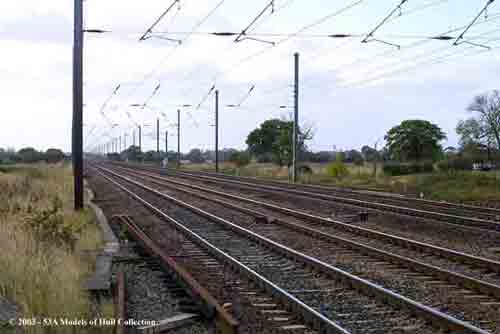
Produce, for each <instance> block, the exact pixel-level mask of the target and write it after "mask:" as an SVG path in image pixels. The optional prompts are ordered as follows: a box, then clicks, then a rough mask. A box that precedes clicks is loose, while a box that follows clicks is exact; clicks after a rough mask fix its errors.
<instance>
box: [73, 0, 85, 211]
mask: <svg viewBox="0 0 500 334" xmlns="http://www.w3.org/2000/svg"><path fill="white" fill-rule="evenodd" d="M72 132H73V134H72V150H71V151H72V152H71V155H72V160H73V177H74V179H73V182H74V191H75V193H74V208H75V210H81V209H83V0H74V28H73V129H72Z"/></svg>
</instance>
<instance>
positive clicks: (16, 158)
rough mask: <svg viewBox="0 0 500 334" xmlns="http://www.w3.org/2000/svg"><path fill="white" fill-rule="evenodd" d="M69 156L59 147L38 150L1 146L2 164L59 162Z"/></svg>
mask: <svg viewBox="0 0 500 334" xmlns="http://www.w3.org/2000/svg"><path fill="white" fill-rule="evenodd" d="M67 158H68V157H67V156H66V155H65V154H64V152H63V151H62V150H60V149H58V148H49V149H48V150H46V151H38V150H36V149H34V148H33V147H25V148H22V149H20V150H18V151H16V150H14V149H3V148H0V164H14V163H35V162H42V161H43V162H47V163H57V162H61V161H62V160H64V159H67Z"/></svg>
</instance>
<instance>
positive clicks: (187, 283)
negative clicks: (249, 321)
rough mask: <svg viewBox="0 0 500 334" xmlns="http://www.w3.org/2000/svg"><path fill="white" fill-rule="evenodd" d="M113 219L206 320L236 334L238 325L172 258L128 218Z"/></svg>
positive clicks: (225, 331) (229, 333)
mask: <svg viewBox="0 0 500 334" xmlns="http://www.w3.org/2000/svg"><path fill="white" fill-rule="evenodd" d="M113 218H115V219H117V220H118V221H120V223H121V224H123V225H125V226H126V227H127V230H128V232H129V234H130V235H131V236H132V237H133V238H134V239H135V240H136V241H138V242H139V243H140V244H141V246H142V247H143V248H144V249H145V250H146V251H147V252H148V253H149V254H150V255H151V256H153V257H155V258H158V259H159V260H160V263H161V265H162V267H163V268H164V269H165V270H166V271H167V272H169V273H170V274H172V275H173V276H174V277H176V278H177V280H178V281H180V282H181V283H182V285H183V286H184V287H185V288H186V289H187V291H188V292H189V294H190V295H191V297H192V298H193V299H194V300H195V302H197V303H198V306H199V307H200V309H201V310H202V311H203V315H204V316H205V317H206V318H213V317H215V318H216V320H217V323H218V324H221V325H222V327H223V328H220V330H221V331H222V333H226V334H236V333H237V332H238V326H239V323H238V321H237V320H236V319H234V318H233V317H232V316H231V315H230V314H229V313H228V312H227V311H226V310H225V309H224V308H223V307H222V306H221V305H220V304H219V302H217V300H216V299H215V298H214V297H213V296H212V295H211V294H210V292H208V290H207V289H205V288H204V287H203V286H202V285H201V284H200V283H199V282H198V281H197V280H196V279H195V278H194V277H193V276H191V274H190V273H189V272H188V271H187V270H186V269H185V268H184V267H183V266H181V265H180V264H178V263H177V262H176V261H175V260H174V259H173V258H172V257H170V256H168V255H167V254H166V253H165V252H164V251H163V250H162V249H161V248H160V247H159V246H158V245H157V244H156V243H155V242H154V241H153V240H152V239H151V238H150V237H148V235H147V234H146V233H145V232H144V231H142V230H141V229H140V228H139V226H137V224H136V223H135V222H134V221H133V220H132V218H131V217H129V216H124V215H119V216H114V217H113Z"/></svg>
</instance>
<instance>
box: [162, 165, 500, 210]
mask: <svg viewBox="0 0 500 334" xmlns="http://www.w3.org/2000/svg"><path fill="white" fill-rule="evenodd" d="M156 170H158V171H161V169H156ZM169 170H172V169H169ZM173 171H175V170H173ZM189 173H190V174H195V175H196V174H200V175H206V176H213V177H219V178H222V179H234V180H246V181H249V182H254V183H257V184H272V185H277V186H283V187H287V188H291V189H307V190H310V191H321V192H323V191H324V192H327V193H335V192H340V193H346V194H354V195H358V196H367V197H372V198H379V199H381V200H385V199H387V200H394V201H401V200H404V201H408V202H412V203H416V204H423V205H432V206H436V207H441V208H443V209H448V210H450V209H457V210H468V211H469V212H476V213H478V214H487V215H489V216H492V217H500V209H497V208H490V207H483V206H478V205H471V204H459V203H453V202H448V201H437V200H430V199H425V198H417V197H408V196H405V195H401V194H397V193H387V192H386V193H383V192H382V191H381V190H380V189H370V188H344V187H332V186H323V185H318V184H292V183H289V182H286V181H279V180H267V179H261V178H257V177H249V176H234V175H228V174H222V173H212V172H203V171H196V172H193V171H190V172H189Z"/></svg>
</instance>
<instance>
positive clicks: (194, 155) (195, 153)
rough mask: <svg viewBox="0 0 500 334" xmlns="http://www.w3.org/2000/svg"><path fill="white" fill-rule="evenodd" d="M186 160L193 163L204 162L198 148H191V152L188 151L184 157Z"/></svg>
mask: <svg viewBox="0 0 500 334" xmlns="http://www.w3.org/2000/svg"><path fill="white" fill-rule="evenodd" d="M186 159H187V160H190V161H191V162H194V163H200V162H205V159H204V158H203V154H202V152H201V150H200V149H199V148H193V149H192V150H191V151H189V153H188V154H187V155H186Z"/></svg>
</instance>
